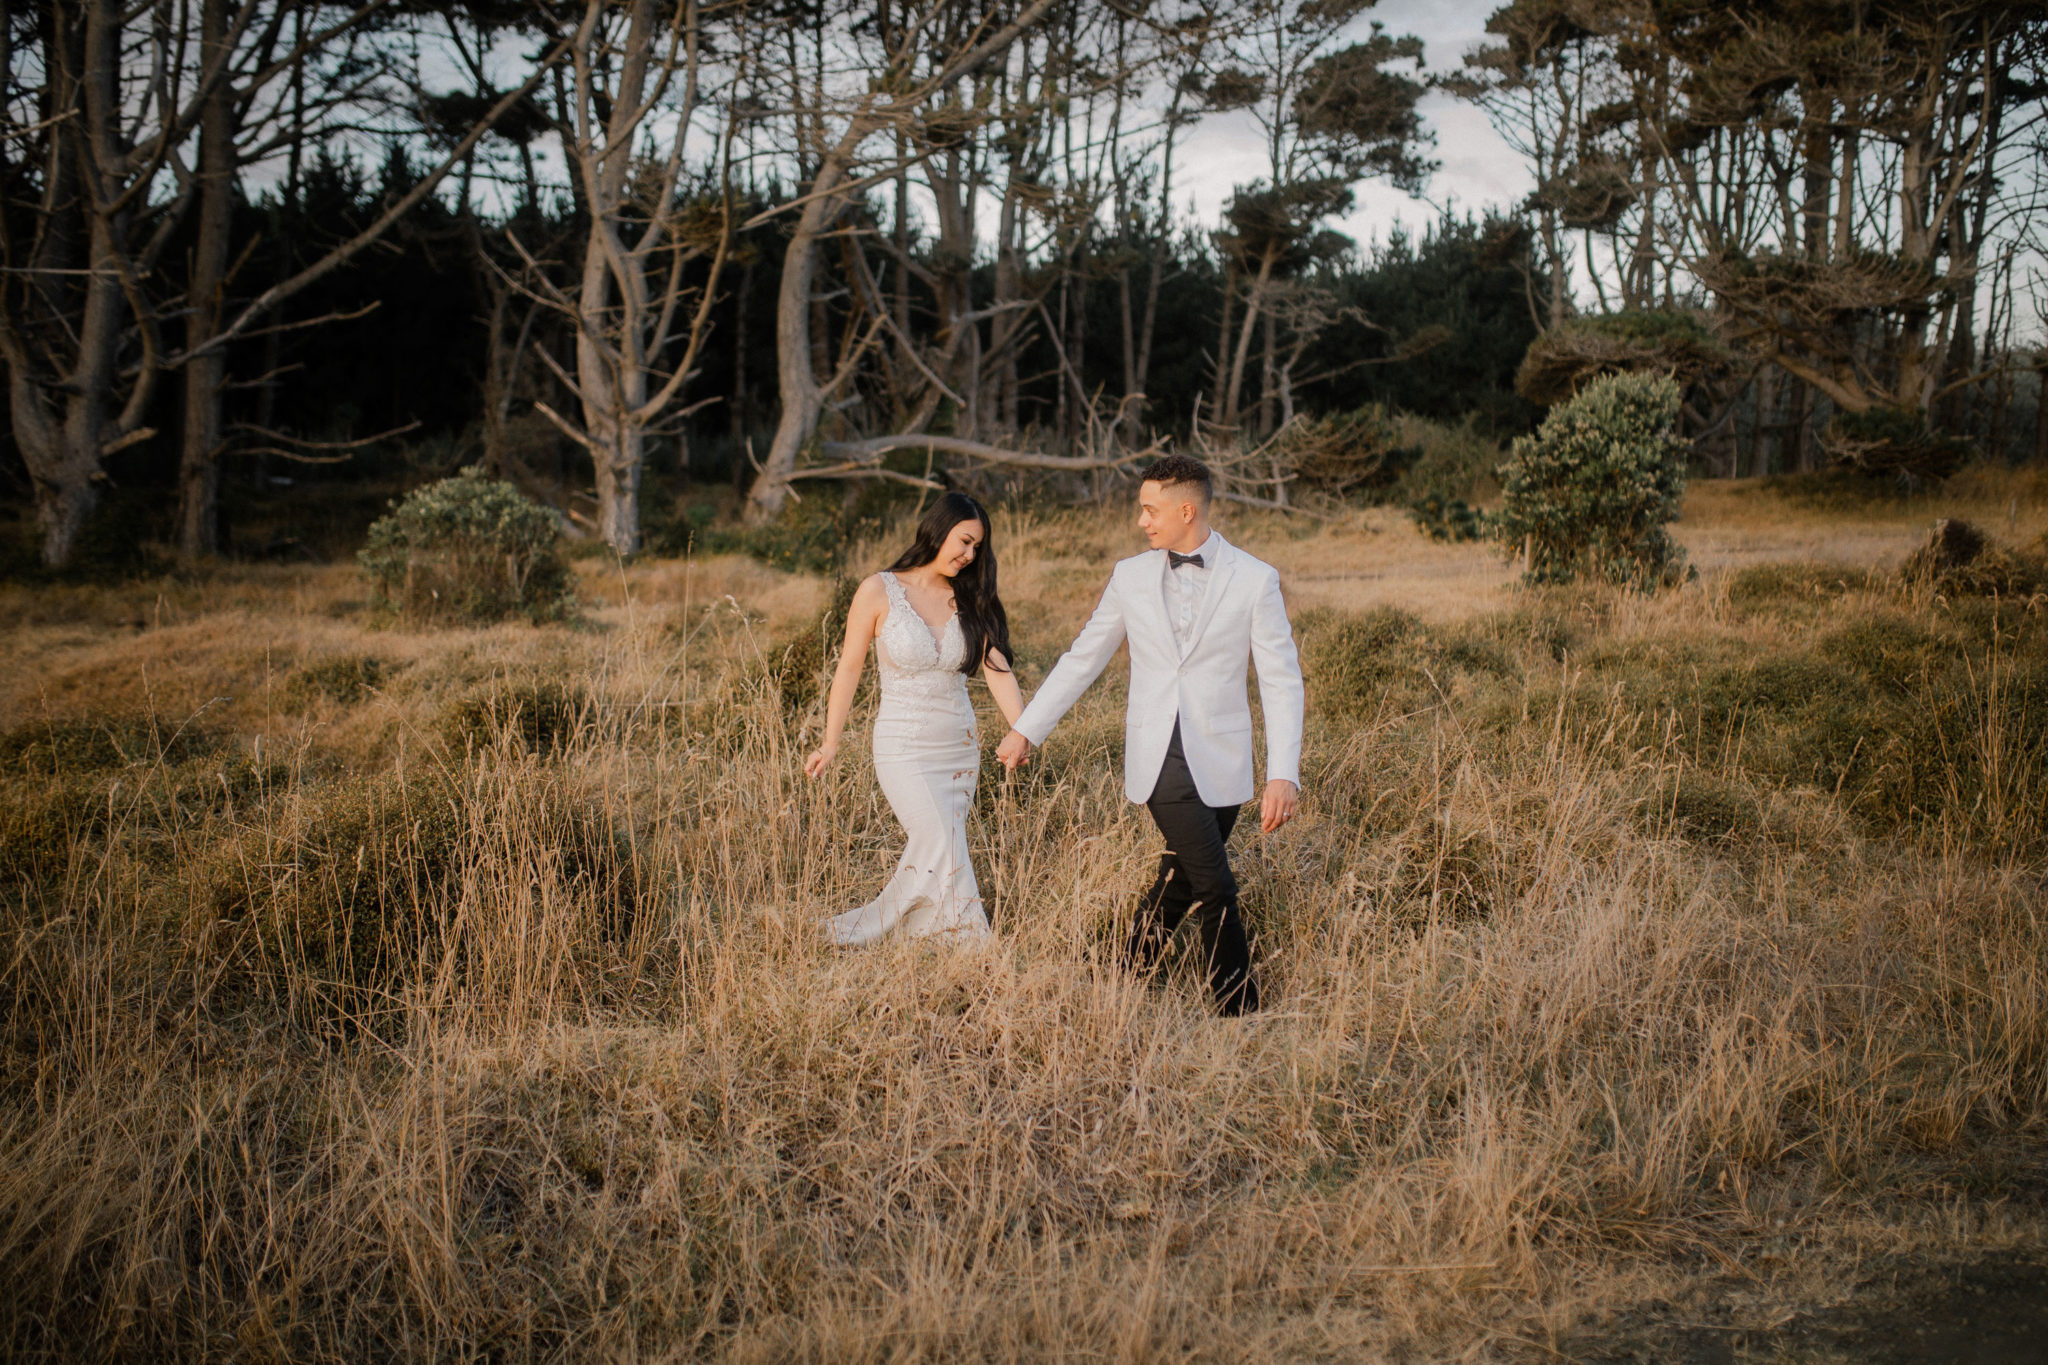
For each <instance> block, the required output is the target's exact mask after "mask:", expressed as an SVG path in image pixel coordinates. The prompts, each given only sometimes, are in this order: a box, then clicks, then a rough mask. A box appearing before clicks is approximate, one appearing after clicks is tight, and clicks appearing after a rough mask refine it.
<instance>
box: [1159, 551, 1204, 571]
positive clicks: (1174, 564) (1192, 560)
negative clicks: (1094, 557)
mask: <svg viewBox="0 0 2048 1365" xmlns="http://www.w3.org/2000/svg"><path fill="white" fill-rule="evenodd" d="M1183 564H1192V565H1194V566H1195V567H1196V568H1198V569H1199V568H1201V567H1202V557H1201V556H1200V555H1184V554H1182V553H1181V552H1180V551H1179V550H1168V551H1167V552H1166V565H1167V567H1168V568H1170V569H1178V568H1179V567H1180V566H1181V565H1183Z"/></svg>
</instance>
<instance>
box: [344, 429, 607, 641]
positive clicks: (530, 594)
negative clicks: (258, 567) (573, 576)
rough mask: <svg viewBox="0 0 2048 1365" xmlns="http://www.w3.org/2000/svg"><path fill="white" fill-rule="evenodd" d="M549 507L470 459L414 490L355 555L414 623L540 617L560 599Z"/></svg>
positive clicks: (562, 604)
mask: <svg viewBox="0 0 2048 1365" xmlns="http://www.w3.org/2000/svg"><path fill="white" fill-rule="evenodd" d="M560 535H561V532H560V527H559V526H558V525H557V523H556V521H555V516H554V513H552V512H550V511H549V510H548V509H547V508H545V507H543V506H541V505H540V504H539V503H537V502H535V501H533V500H532V499H531V498H529V497H527V496H526V495H525V494H523V493H521V492H520V491H519V490H518V489H516V488H514V487H513V486H512V485H511V484H509V483H505V482H503V481H502V480H499V479H493V478H490V477H489V476H487V475H486V474H485V473H484V472H483V470H481V469H478V468H476V467H474V466H472V467H471V468H468V469H465V470H463V471H462V472H461V473H460V474H458V475H456V476H455V477H454V478H452V479H443V480H441V481H440V482H439V483H433V484H428V485H427V486H426V487H425V488H420V489H416V490H414V491H413V492H412V493H410V494H408V495H407V496H406V498H405V500H404V501H403V502H397V503H393V504H392V509H391V514H390V515H389V516H387V517H384V518H383V519H382V520H380V521H378V522H377V523H376V524H375V525H374V526H372V527H371V528H370V536H369V540H368V542H367V543H366V544H365V545H364V546H363V549H362V552H361V553H360V554H359V555H357V556H356V558H357V561H358V562H359V563H361V564H362V566H363V571H364V572H365V573H367V574H369V576H370V578H371V579H372V580H373V581H374V582H375V583H376V585H377V590H378V592H379V593H380V594H381V595H382V596H383V597H384V598H385V600H387V601H390V602H395V603H396V604H397V605H398V607H399V609H400V610H402V611H403V612H404V613H405V614H406V615H407V616H411V617H416V618H419V619H423V620H455V621H496V620H499V619H501V618H503V617H506V616H511V615H515V614H524V615H527V616H530V617H532V618H534V619H535V620H541V619H544V618H547V617H551V616H558V615H560V614H562V613H563V612H565V611H566V610H567V609H568V606H569V601H570V598H569V573H568V570H567V568H566V567H565V566H564V565H563V563H562V558H561V555H560V553H559V541H560Z"/></svg>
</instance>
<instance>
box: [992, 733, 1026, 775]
mask: <svg viewBox="0 0 2048 1365" xmlns="http://www.w3.org/2000/svg"><path fill="white" fill-rule="evenodd" d="M996 760H997V761H998V762H1000V763H1001V764H1002V765H1003V767H1004V768H1005V769H1007V770H1008V771H1010V772H1016V771H1017V769H1019V768H1021V767H1023V766H1024V765H1025V764H1026V763H1029V762H1030V761H1031V741H1030V740H1028V739H1026V738H1024V736H1022V735H1020V734H1018V733H1017V732H1016V731H1015V730H1012V731H1010V733H1009V734H1007V735H1004V736H1003V742H1002V743H1001V744H998V745H997V746H996Z"/></svg>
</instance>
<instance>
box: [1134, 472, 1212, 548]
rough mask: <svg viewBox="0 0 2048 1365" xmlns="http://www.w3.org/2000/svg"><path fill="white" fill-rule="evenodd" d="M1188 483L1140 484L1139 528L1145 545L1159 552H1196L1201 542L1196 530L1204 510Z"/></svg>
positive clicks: (1146, 482)
mask: <svg viewBox="0 0 2048 1365" xmlns="http://www.w3.org/2000/svg"><path fill="white" fill-rule="evenodd" d="M1190 493H1191V489H1190V488H1189V486H1188V485H1186V484H1158V483H1154V482H1153V481H1152V480H1150V479H1147V480H1145V482H1143V483H1141V484H1139V485H1138V529H1140V530H1142V531H1143V532H1144V533H1145V543H1146V544H1147V545H1149V546H1151V547H1152V548H1153V549H1155V550H1192V549H1193V548H1194V547H1195V545H1196V544H1199V543H1200V536H1199V535H1198V534H1197V532H1196V527H1197V525H1198V524H1199V523H1200V521H1201V518H1202V513H1201V509H1200V508H1199V507H1197V506H1196V505H1195V501H1194V498H1193V497H1191V496H1190Z"/></svg>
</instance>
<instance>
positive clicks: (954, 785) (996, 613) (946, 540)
mask: <svg viewBox="0 0 2048 1365" xmlns="http://www.w3.org/2000/svg"><path fill="white" fill-rule="evenodd" d="M869 641H873V642H874V645H875V665H876V669H877V671H878V672H879V673H880V674H881V678H882V706H881V710H880V711H879V712H878V713H877V714H876V716H875V777H876V778H877V779H878V780H879V781H880V782H881V784H882V793H883V794H884V795H885V796H887V797H888V798H889V807H890V809H892V810H894V811H895V812H896V819H897V820H898V821H900V822H901V823H902V825H903V832H904V833H905V834H906V835H908V836H909V842H908V843H907V844H906V845H905V847H904V850H903V857H902V860H901V861H899V862H898V863H897V864H896V875H895V876H893V877H891V878H890V879H889V884H888V885H887V886H885V887H883V888H882V894H881V895H879V896H877V897H875V898H874V899H873V900H871V901H869V902H868V903H867V904H866V905H863V906H861V907H860V908H859V909H858V910H849V911H847V912H846V913H845V914H843V915H835V916H833V917H832V918H831V919H830V920H828V921H826V925H827V928H828V929H829V931H830V932H831V935H832V939H833V942H835V943H838V944H840V945H842V946H850V945H853V944H859V943H870V942H873V941H874V940H876V939H878V938H881V937H883V936H884V935H886V934H889V933H891V932H895V933H898V934H901V935H904V936H906V937H915V936H917V935H922V934H953V935H957V936H958V937H959V938H961V939H963V940H979V939H984V938H986V937H988V933H989V927H988V916H987V914H985V913H984V912H983V910H982V907H981V891H980V888H979V887H977V886H976V885H975V881H974V867H973V865H972V864H971V863H970V862H969V861H968V855H967V808H968V806H969V805H971V804H972V803H973V801H974V780H975V777H976V775H977V774H978V772H979V770H980V767H981V746H980V744H979V742H978V740H977V738H976V734H975V725H974V707H973V705H972V704H971V703H970V702H969V701H968V700H967V680H968V679H969V678H971V677H973V676H974V675H975V674H976V673H977V672H979V673H982V674H983V675H984V676H985V677H986V678H987V679H988V688H989V691H990V692H991V693H992V694H994V696H995V700H996V706H997V707H998V708H999V709H1000V710H1001V711H1002V713H1003V719H1004V720H1005V721H1008V722H1011V723H1013V724H1014V723H1015V721H1016V719H1017V717H1018V715H1019V714H1020V713H1021V712H1022V711H1023V709H1024V699H1023V697H1022V696H1021V695H1020V694H1019V693H1018V690H1017V678H1016V675H1015V674H1013V673H1012V672H1011V671H1010V623H1009V618H1008V617H1007V616H1006V615H1005V614H1004V612H1003V604H1002V600H1001V599H1000V598H998V597H997V596H996V556H995V547H994V545H993V544H992V543H991V540H990V525H989V518H988V512H987V511H986V510H985V509H984V508H983V507H982V505H981V504H980V503H979V502H976V501H975V500H974V499H973V498H971V497H968V496H967V495H966V494H965V493H943V494H941V495H940V496H939V500H938V502H937V503H936V504H934V505H933V507H932V509H931V510H930V511H929V512H927V513H926V514H925V516H924V519H923V520H922V521H920V522H919V523H918V525H917V535H916V538H915V539H914V540H913V541H912V542H911V545H910V548H909V549H907V550H905V551H904V552H903V554H902V555H901V556H900V557H898V559H897V560H896V562H895V563H894V564H891V565H890V566H889V567H888V568H887V569H884V570H883V571H882V572H881V573H878V574H875V575H874V576H873V577H871V578H869V579H867V580H866V581H865V582H863V583H862V584H861V585H860V589H859V591H857V592H856V593H855V594H854V597H853V606H852V608H851V610H850V611H849V612H848V613H847V617H846V644H845V647H844V648H843V649H841V651H840V654H839V667H838V669H837V671H835V672H834V673H833V675H832V695H831V699H830V700H829V702H828V703H827V705H826V710H825V742H824V744H823V745H821V746H820V747H819V748H818V749H817V750H816V751H815V752H813V753H812V754H811V756H810V757H809V758H807V759H805V760H804V772H805V773H806V774H807V775H809V776H811V777H818V776H820V775H822V774H823V773H824V771H825V769H827V768H828V767H830V766H831V765H832V760H833V759H834V758H835V757H837V755H838V753H839V740H840V736H841V735H842V734H844V733H845V730H846V714H847V712H848V711H849V710H851V709H852V707H853V694H854V692H855V690H856V689H858V688H859V686H860V675H861V669H862V667H863V666H864V665H865V664H866V662H867V653H868V643H869Z"/></svg>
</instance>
